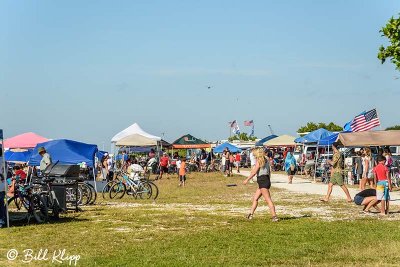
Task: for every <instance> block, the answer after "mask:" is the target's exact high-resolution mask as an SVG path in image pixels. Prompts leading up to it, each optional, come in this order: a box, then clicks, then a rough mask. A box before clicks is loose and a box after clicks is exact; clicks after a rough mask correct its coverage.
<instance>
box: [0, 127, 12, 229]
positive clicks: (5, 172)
mask: <svg viewBox="0 0 400 267" xmlns="http://www.w3.org/2000/svg"><path fill="white" fill-rule="evenodd" d="M0 132H1V133H0V138H1V155H2V158H3V159H2V161H3V162H2V164H3V170H2V172H3V178H4V194H6V195H7V191H8V187H7V168H6V157H5V155H4V139H3V130H0ZM7 202H8V201H5V204H6V221H7V228H8V227H10V217H9V214H8V203H7Z"/></svg>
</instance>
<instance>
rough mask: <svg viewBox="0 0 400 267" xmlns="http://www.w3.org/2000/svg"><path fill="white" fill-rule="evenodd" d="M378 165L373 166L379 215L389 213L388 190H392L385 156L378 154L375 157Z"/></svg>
mask: <svg viewBox="0 0 400 267" xmlns="http://www.w3.org/2000/svg"><path fill="white" fill-rule="evenodd" d="M377 161H378V165H377V166H376V167H375V168H374V170H373V172H374V174H375V184H376V200H378V201H381V212H380V215H387V214H389V200H390V195H389V191H392V181H391V179H390V175H389V169H388V167H386V165H385V162H386V158H385V157H384V156H382V155H379V156H378V158H377Z"/></svg>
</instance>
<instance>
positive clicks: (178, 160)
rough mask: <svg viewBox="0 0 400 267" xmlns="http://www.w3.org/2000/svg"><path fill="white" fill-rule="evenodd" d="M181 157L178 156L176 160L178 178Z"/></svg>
mask: <svg viewBox="0 0 400 267" xmlns="http://www.w3.org/2000/svg"><path fill="white" fill-rule="evenodd" d="M181 164H182V161H181V158H179V157H178V159H177V160H176V174H178V178H179V171H180V170H181Z"/></svg>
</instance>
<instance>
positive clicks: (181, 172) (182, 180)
mask: <svg viewBox="0 0 400 267" xmlns="http://www.w3.org/2000/svg"><path fill="white" fill-rule="evenodd" d="M181 161H182V162H181V167H180V168H179V186H185V182H186V158H182V160H181Z"/></svg>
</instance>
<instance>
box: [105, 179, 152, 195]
mask: <svg viewBox="0 0 400 267" xmlns="http://www.w3.org/2000/svg"><path fill="white" fill-rule="evenodd" d="M152 184H153V183H152ZM154 186H155V184H154ZM109 193H110V198H111V199H114V198H116V197H117V198H118V199H121V198H122V197H123V196H124V195H125V194H126V193H127V194H132V196H133V197H134V198H135V199H137V198H143V197H145V198H147V199H149V198H151V197H152V185H151V184H150V182H148V181H144V180H143V179H137V180H133V179H130V178H129V176H128V175H127V174H123V175H122V181H118V182H115V183H114V184H113V185H112V186H111V188H110V192H109ZM157 196H158V192H157ZM157 196H155V198H157ZM155 198H153V199H155Z"/></svg>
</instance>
